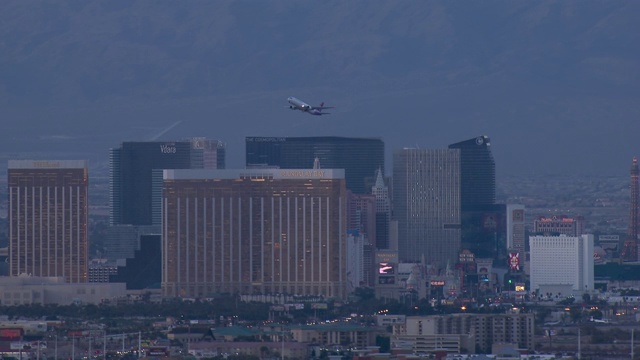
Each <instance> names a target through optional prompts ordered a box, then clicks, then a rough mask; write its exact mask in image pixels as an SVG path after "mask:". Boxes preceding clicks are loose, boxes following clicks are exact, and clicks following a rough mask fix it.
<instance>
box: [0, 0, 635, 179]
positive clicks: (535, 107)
mask: <svg viewBox="0 0 640 360" xmlns="http://www.w3.org/2000/svg"><path fill="white" fill-rule="evenodd" d="M639 15H640V2H637V1H633V0H627V1H611V2H605V1H506V0H505V1H477V2H471V1H462V0H459V1H455V0H454V1H401V2H399V1H364V0H357V1H184V2H183V1H129V0H105V1H91V2H84V1H4V2H0V31H1V32H0V33H1V34H2V37H0V117H1V118H2V119H3V124H11V125H10V126H8V128H7V129H6V130H3V133H2V135H0V140H2V143H1V144H0V151H2V153H3V155H4V156H5V157H8V156H22V155H20V154H19V152H23V151H32V152H33V156H54V155H53V154H56V155H57V156H82V155H83V153H84V152H86V153H87V154H86V156H87V157H91V158H92V159H93V158H95V159H96V161H101V160H100V159H105V160H106V149H107V148H108V147H110V146H114V145H116V144H117V143H118V142H120V141H122V140H126V139H146V138H149V137H151V136H152V134H154V133H157V132H158V131H159V130H161V129H162V128H165V127H167V126H170V125H171V124H173V123H175V122H176V121H178V120H181V121H183V123H181V125H180V126H178V127H176V129H175V130H172V131H171V132H169V133H168V134H167V135H166V136H165V137H167V138H175V137H178V136H192V135H205V136H211V137H215V138H220V139H222V140H224V141H227V142H228V143H229V150H230V151H229V157H230V162H231V164H236V165H238V166H239V165H241V164H242V163H243V161H244V157H243V151H244V149H243V143H242V141H243V137H244V136H245V135H290V136H294V135H310V134H313V135H315V134H323V135H347V136H377V137H383V138H384V139H385V141H386V143H387V146H388V151H389V152H391V150H392V149H396V148H400V147H403V146H415V145H419V146H421V147H440V146H445V145H446V144H448V143H452V142H456V141H459V140H463V139H466V138H469V137H473V136H476V135H479V134H487V135H489V136H491V138H492V140H493V144H494V154H495V156H496V161H497V162H498V171H499V172H501V171H502V172H518V173H529V172H553V173H563V172H574V173H598V172H617V173H625V172H626V171H627V167H628V162H629V161H630V157H631V156H632V155H635V154H640V148H639V147H638V146H637V145H636V144H637V143H638V141H637V137H638V134H640V125H639V124H640V116H639V115H640V102H639V101H638V95H640V91H639V90H640V86H639V85H638V83H639V81H638V80H640V25H638V24H639V23H640V22H639V21H638V20H637V19H638V17H639ZM293 94H295V95H296V96H299V97H301V98H303V99H307V100H308V101H310V102H320V101H326V102H329V103H331V104H334V105H336V106H337V109H336V111H335V114H333V115H332V116H331V117H329V118H328V119H327V117H323V118H322V121H321V122H320V121H319V119H311V118H308V117H305V116H304V114H299V113H296V114H293V113H292V112H288V111H285V110H286V109H284V105H285V102H284V98H286V96H289V95H293ZM5 119H8V121H6V122H5ZM325 119H326V120H325Z"/></svg>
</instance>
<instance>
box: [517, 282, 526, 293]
mask: <svg viewBox="0 0 640 360" xmlns="http://www.w3.org/2000/svg"><path fill="white" fill-rule="evenodd" d="M515 289H516V292H524V291H525V288H524V283H516V287H515Z"/></svg>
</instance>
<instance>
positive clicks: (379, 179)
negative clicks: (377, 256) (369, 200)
mask: <svg viewBox="0 0 640 360" xmlns="http://www.w3.org/2000/svg"><path fill="white" fill-rule="evenodd" d="M371 194H373V196H375V198H376V241H375V245H376V249H378V250H380V249H389V246H390V244H389V237H390V234H389V225H390V222H391V199H390V198H389V187H388V186H387V185H385V183H384V177H383V176H382V169H378V171H377V173H376V183H375V185H374V186H373V187H371Z"/></svg>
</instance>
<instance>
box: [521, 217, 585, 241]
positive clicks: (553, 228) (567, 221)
mask: <svg viewBox="0 0 640 360" xmlns="http://www.w3.org/2000/svg"><path fill="white" fill-rule="evenodd" d="M533 232H534V233H535V234H540V235H561V234H564V235H567V236H580V235H582V234H583V232H584V217H582V216H576V217H568V216H566V215H553V216H551V217H546V216H538V217H536V218H535V219H534V220H533Z"/></svg>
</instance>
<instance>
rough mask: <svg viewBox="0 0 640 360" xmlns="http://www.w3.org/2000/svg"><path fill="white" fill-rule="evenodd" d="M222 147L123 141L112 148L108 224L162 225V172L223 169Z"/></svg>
mask: <svg viewBox="0 0 640 360" xmlns="http://www.w3.org/2000/svg"><path fill="white" fill-rule="evenodd" d="M224 154H225V152H224V145H223V144H222V143H221V142H219V141H217V140H209V139H206V138H193V139H187V140H182V141H146V142H124V143H122V145H121V146H120V147H119V148H116V149H111V153H110V162H111V164H110V165H111V178H110V212H111V213H110V215H111V216H110V221H111V225H157V226H159V225H160V223H161V215H160V209H161V202H160V201H161V196H162V170H163V169H202V168H213V169H215V168H218V167H224Z"/></svg>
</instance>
